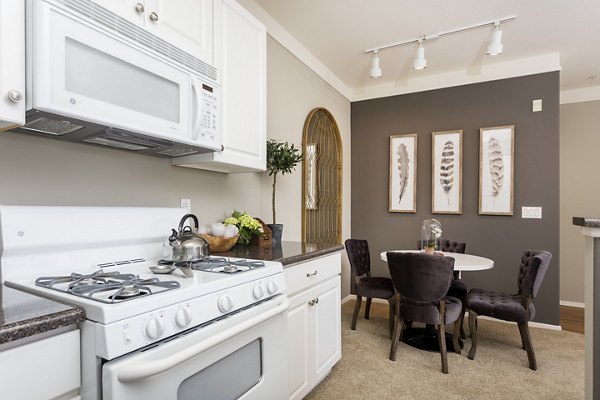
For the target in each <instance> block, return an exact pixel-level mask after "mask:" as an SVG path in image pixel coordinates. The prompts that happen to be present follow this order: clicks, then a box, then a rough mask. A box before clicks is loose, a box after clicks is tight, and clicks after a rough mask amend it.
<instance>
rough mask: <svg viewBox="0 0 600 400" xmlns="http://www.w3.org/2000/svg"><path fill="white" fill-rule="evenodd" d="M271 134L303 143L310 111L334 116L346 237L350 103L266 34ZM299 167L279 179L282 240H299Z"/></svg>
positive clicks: (346, 281) (267, 209) (346, 285)
mask: <svg viewBox="0 0 600 400" xmlns="http://www.w3.org/2000/svg"><path fill="white" fill-rule="evenodd" d="M267 52H268V55H269V57H268V63H267V76H268V92H267V103H268V110H269V113H268V115H267V118H268V120H267V127H268V136H269V138H276V139H280V140H285V141H288V142H292V143H294V144H295V145H296V146H299V147H300V146H301V145H302V130H303V127H304V121H305V119H306V117H307V116H308V113H309V112H310V111H311V110H313V109H314V108H316V107H325V108H326V109H328V110H329V111H330V112H331V114H332V115H333V116H334V118H335V119H336V122H337V124H338V127H339V129H340V136H341V138H342V148H343V154H342V160H343V166H342V167H343V169H342V171H343V172H342V173H343V179H342V239H343V240H345V239H346V238H349V237H350V102H349V101H348V100H347V99H346V98H344V97H343V96H341V95H340V94H339V93H338V92H337V91H335V90H334V89H333V88H332V87H331V86H329V85H328V84H327V83H325V81H323V80H322V79H321V78H319V77H318V76H317V75H316V74H315V73H314V72H312V71H311V70H310V69H309V68H308V67H307V66H306V65H304V64H303V63H302V62H300V61H299V60H298V59H297V58H296V57H295V56H294V55H292V54H291V53H290V52H289V51H287V50H286V49H285V48H284V47H283V46H281V45H280V44H279V43H278V42H277V41H275V40H274V39H273V38H271V37H270V36H269V39H268V43H267ZM271 182H272V181H271V180H270V179H264V180H263V182H262V183H263V186H262V188H263V193H264V196H263V203H262V209H261V215H263V216H265V218H266V219H267V220H268V221H269V222H270V221H271V219H272V217H271V214H272V212H271V209H272V208H271V197H270V195H271V186H270V185H271ZM301 200H302V170H301V167H299V168H296V170H295V171H294V172H293V173H292V174H286V175H283V176H280V177H278V178H277V199H276V201H277V222H278V223H282V224H283V225H284V229H283V240H294V241H298V240H301V239H302V238H301V235H302V212H301V211H302V209H301V208H302V203H301ZM342 259H343V261H342V262H343V265H342V269H343V271H342V297H344V296H346V295H348V294H349V293H350V273H349V266H348V262H347V258H346V255H345V252H344V255H343V257H342Z"/></svg>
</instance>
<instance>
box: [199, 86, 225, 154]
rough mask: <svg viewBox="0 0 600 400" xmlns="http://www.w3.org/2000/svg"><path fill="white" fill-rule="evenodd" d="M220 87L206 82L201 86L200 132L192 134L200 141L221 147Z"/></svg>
mask: <svg viewBox="0 0 600 400" xmlns="http://www.w3.org/2000/svg"><path fill="white" fill-rule="evenodd" d="M219 91H220V88H219V87H218V86H210V85H207V84H205V83H203V84H202V86H201V87H200V105H201V107H200V110H199V111H200V115H199V119H200V121H199V126H198V132H194V133H193V134H192V136H193V137H194V138H195V139H196V141H198V142H199V143H203V144H205V145H210V147H214V148H219V149H220V147H221V136H220V133H219V132H220V129H219V128H220V126H219V124H220V115H219V109H220V93H219Z"/></svg>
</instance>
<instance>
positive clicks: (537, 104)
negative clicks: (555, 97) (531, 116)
mask: <svg viewBox="0 0 600 400" xmlns="http://www.w3.org/2000/svg"><path fill="white" fill-rule="evenodd" d="M531 111H533V112H539V111H542V99H537V100H533V101H532V102H531Z"/></svg>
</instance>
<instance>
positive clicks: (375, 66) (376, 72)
mask: <svg viewBox="0 0 600 400" xmlns="http://www.w3.org/2000/svg"><path fill="white" fill-rule="evenodd" d="M369 75H370V76H371V78H379V77H380V76H381V67H380V66H379V57H378V56H377V50H374V51H373V60H371V70H370V71H369Z"/></svg>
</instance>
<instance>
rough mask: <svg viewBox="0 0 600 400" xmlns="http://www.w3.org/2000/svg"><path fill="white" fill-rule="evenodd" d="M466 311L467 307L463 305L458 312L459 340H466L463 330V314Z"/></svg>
mask: <svg viewBox="0 0 600 400" xmlns="http://www.w3.org/2000/svg"><path fill="white" fill-rule="evenodd" d="M466 311H467V306H466V305H465V303H463V305H462V309H461V310H460V317H459V321H460V338H461V339H466V338H467V334H466V333H465V328H464V326H463V325H464V320H465V312H466Z"/></svg>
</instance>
